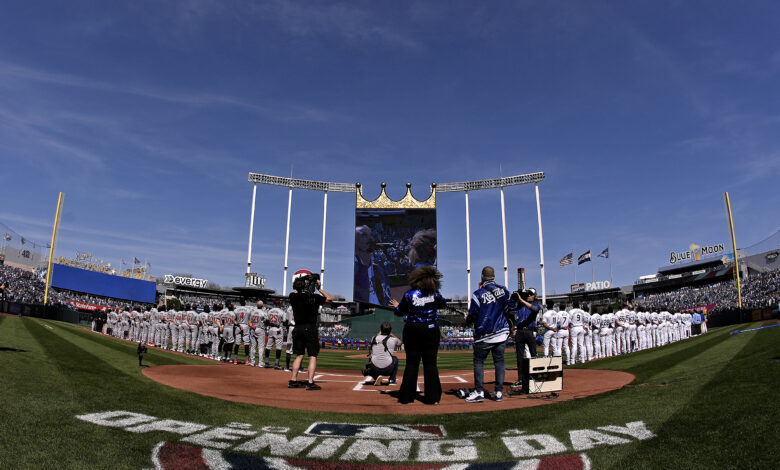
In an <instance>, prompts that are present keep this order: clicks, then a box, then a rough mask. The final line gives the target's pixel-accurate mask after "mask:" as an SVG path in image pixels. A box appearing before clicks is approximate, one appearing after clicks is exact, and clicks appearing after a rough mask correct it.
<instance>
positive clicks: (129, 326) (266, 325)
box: [106, 301, 295, 369]
mask: <svg viewBox="0 0 780 470" xmlns="http://www.w3.org/2000/svg"><path fill="white" fill-rule="evenodd" d="M106 320H107V328H108V333H109V334H111V335H112V336H115V337H117V338H126V339H129V340H131V341H135V342H139V343H145V344H147V345H149V346H156V347H159V348H162V349H169V350H174V351H178V352H183V353H187V354H193V355H199V356H202V357H209V358H211V359H215V360H222V361H227V362H233V363H236V358H237V356H238V351H239V348H240V346H242V345H243V346H244V352H245V355H246V358H247V359H246V365H248V366H259V367H275V368H276V369H281V368H282V367H281V364H280V362H281V355H282V350H283V349H284V348H285V345H286V346H287V351H286V367H285V369H289V368H290V356H291V354H292V332H293V329H294V327H295V320H294V319H293V315H292V310H291V309H290V308H289V307H288V308H287V309H282V308H279V307H273V308H270V309H266V308H264V306H263V302H262V301H258V302H257V305H256V307H255V306H247V305H245V303H244V302H240V305H238V306H233V305H232V304H230V303H227V304H225V305H224V306H222V305H219V304H217V305H214V306H213V308H211V307H209V306H208V305H207V306H205V307H204V308H203V311H200V312H198V311H196V310H195V309H194V308H193V306H191V305H189V306H186V308H185V309H184V310H178V311H177V310H174V309H170V310H169V309H166V308H165V307H159V308H153V307H147V308H146V310H143V309H141V308H138V307H136V308H133V309H119V310H116V311H110V312H109V313H108V314H107V318H106ZM274 349H275V350H276V355H275V356H276V357H275V361H274V364H273V366H272V365H271V360H270V353H271V351H272V350H274ZM263 351H265V357H264V356H263ZM258 359H259V360H258Z"/></svg>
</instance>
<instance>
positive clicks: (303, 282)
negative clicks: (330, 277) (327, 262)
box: [293, 273, 320, 294]
mask: <svg viewBox="0 0 780 470" xmlns="http://www.w3.org/2000/svg"><path fill="white" fill-rule="evenodd" d="M319 286H320V275H319V274H314V273H311V274H306V275H305V276H300V277H298V278H296V279H295V281H293V289H295V290H297V291H298V292H307V293H309V294H313V293H315V292H317V288H318V287H319Z"/></svg>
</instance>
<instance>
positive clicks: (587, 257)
mask: <svg viewBox="0 0 780 470" xmlns="http://www.w3.org/2000/svg"><path fill="white" fill-rule="evenodd" d="M588 261H590V250H588V251H586V252H585V253H583V254H581V255H580V257H579V258H577V264H582V263H587V262H588Z"/></svg>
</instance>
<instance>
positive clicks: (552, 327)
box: [542, 306, 558, 356]
mask: <svg viewBox="0 0 780 470" xmlns="http://www.w3.org/2000/svg"><path fill="white" fill-rule="evenodd" d="M542 326H544V329H545V331H544V339H543V340H542V345H543V351H544V355H545V356H549V355H550V341H553V337H554V336H555V332H556V331H558V312H557V306H556V307H555V308H553V309H550V310H548V311H546V312H544V314H542ZM553 351H555V345H554V343H553Z"/></svg>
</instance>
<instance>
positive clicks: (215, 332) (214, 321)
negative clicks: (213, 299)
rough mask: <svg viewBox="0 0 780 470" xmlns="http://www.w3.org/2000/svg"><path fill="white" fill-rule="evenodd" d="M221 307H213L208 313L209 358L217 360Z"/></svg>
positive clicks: (220, 329) (220, 328)
mask: <svg viewBox="0 0 780 470" xmlns="http://www.w3.org/2000/svg"><path fill="white" fill-rule="evenodd" d="M221 308H222V306H221V305H219V304H217V305H214V309H213V311H211V312H209V320H208V321H209V337H210V338H211V358H212V359H214V360H215V361H216V360H219V342H220V340H221V335H220V332H221V331H222V316H221V312H220V309H221Z"/></svg>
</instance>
